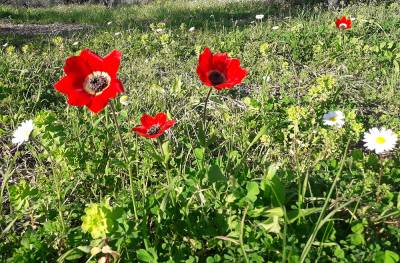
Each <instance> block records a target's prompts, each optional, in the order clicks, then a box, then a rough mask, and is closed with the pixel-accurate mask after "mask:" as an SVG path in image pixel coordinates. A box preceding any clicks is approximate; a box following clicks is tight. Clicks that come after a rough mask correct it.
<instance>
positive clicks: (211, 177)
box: [208, 164, 228, 183]
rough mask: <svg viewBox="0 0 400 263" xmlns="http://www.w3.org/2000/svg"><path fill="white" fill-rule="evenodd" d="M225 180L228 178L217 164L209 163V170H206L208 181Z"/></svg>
mask: <svg viewBox="0 0 400 263" xmlns="http://www.w3.org/2000/svg"><path fill="white" fill-rule="evenodd" d="M227 180H228V179H227V178H226V177H225V176H224V175H223V174H222V172H221V169H220V168H219V166H218V165H215V164H213V165H211V167H210V170H209V171H208V181H209V182H210V183H216V182H226V181H227Z"/></svg>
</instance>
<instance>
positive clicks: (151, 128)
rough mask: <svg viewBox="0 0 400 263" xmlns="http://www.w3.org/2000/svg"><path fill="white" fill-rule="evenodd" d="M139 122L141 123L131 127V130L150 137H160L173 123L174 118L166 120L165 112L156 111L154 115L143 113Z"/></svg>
mask: <svg viewBox="0 0 400 263" xmlns="http://www.w3.org/2000/svg"><path fill="white" fill-rule="evenodd" d="M140 122H141V123H142V124H141V125H139V126H136V127H135V128H133V129H132V131H134V132H136V133H137V134H139V135H140V136H143V137H146V138H151V139H153V138H158V137H160V136H161V135H162V134H163V133H164V132H165V131H166V130H168V129H169V128H171V127H172V126H174V124H175V121H174V120H169V121H168V120H167V114H165V113H164V112H161V113H158V114H157V115H156V116H155V117H152V116H150V115H147V114H143V116H142V118H140Z"/></svg>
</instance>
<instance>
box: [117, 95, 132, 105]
mask: <svg viewBox="0 0 400 263" xmlns="http://www.w3.org/2000/svg"><path fill="white" fill-rule="evenodd" d="M119 102H120V103H121V104H122V105H124V106H128V105H129V103H130V102H129V97H128V96H126V95H123V96H121V97H120V98H119Z"/></svg>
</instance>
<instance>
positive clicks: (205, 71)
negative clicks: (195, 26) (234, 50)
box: [197, 48, 247, 90]
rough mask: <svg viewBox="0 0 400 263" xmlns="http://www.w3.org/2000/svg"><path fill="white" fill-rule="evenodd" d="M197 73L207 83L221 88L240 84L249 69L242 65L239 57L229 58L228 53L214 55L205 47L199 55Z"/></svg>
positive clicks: (218, 88)
mask: <svg viewBox="0 0 400 263" xmlns="http://www.w3.org/2000/svg"><path fill="white" fill-rule="evenodd" d="M197 74H198V75H199V78H200V80H201V81H202V82H203V83H204V84H205V85H207V86H209V87H214V88H216V89H217V90H221V89H224V88H227V89H229V88H232V87H233V86H235V85H236V84H240V83H241V82H242V80H243V79H244V77H246V75H247V70H246V69H243V68H241V67H240V60H239V59H236V58H233V59H232V58H229V57H228V55H227V54H226V53H216V54H214V55H213V54H212V53H211V51H210V49H209V48H205V49H204V51H203V53H201V54H200V57H199V65H198V66H197Z"/></svg>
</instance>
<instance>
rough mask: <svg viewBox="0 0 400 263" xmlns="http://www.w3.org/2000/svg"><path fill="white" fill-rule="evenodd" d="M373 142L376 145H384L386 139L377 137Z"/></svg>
mask: <svg viewBox="0 0 400 263" xmlns="http://www.w3.org/2000/svg"><path fill="white" fill-rule="evenodd" d="M375 142H376V143H377V144H384V143H385V142H386V139H385V137H383V136H378V137H376V138H375Z"/></svg>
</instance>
